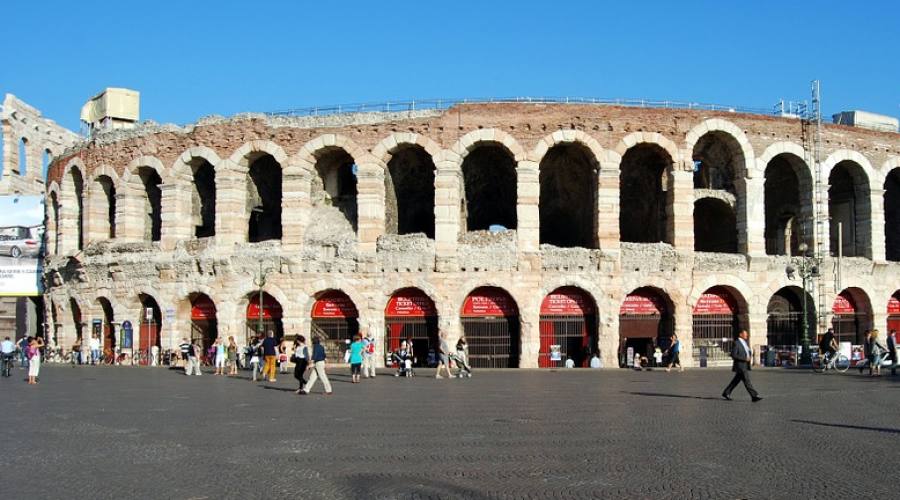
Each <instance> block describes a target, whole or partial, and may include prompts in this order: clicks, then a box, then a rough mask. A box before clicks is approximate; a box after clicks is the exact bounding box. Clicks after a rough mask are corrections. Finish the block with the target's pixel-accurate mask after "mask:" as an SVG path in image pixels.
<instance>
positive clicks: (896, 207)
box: [884, 168, 900, 262]
mask: <svg viewBox="0 0 900 500" xmlns="http://www.w3.org/2000/svg"><path fill="white" fill-rule="evenodd" d="M884 245H885V248H884V250H885V258H887V260H891V261H895V262H896V261H900V168H895V169H893V170H891V172H890V173H889V174H888V175H887V178H886V179H885V180H884Z"/></svg>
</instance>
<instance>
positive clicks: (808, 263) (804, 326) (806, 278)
mask: <svg viewBox="0 0 900 500" xmlns="http://www.w3.org/2000/svg"><path fill="white" fill-rule="evenodd" d="M808 248H809V247H808V246H807V245H806V243H801V244H800V246H799V247H798V248H797V250H798V251H799V253H800V259H799V261H797V267H794V266H793V265H791V264H788V265H787V267H785V268H784V272H785V274H787V277H788V279H790V280H793V279H794V276H796V275H798V274H799V275H800V279H801V281H802V282H803V293H802V294H801V295H802V296H803V298H802V304H803V312H802V314H803V316H802V317H801V318H800V328H801V330H802V337H801V338H800V346H801V349H802V350H803V351H802V352H801V353H800V363H799V364H800V365H801V366H811V365H812V356H811V354H812V353H811V352H810V347H809V341H810V339H809V320H808V318H807V306H806V302H807V301H806V294H807V290H808V289H809V284H810V283H812V282H813V280H815V279H817V278H819V276H820V275H819V259H817V258H816V257H810V256H808V255H806V251H807V249H808Z"/></svg>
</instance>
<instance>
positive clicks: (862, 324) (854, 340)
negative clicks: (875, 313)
mask: <svg viewBox="0 0 900 500" xmlns="http://www.w3.org/2000/svg"><path fill="white" fill-rule="evenodd" d="M831 312H832V314H833V316H832V317H831V328H832V329H834V337H835V339H837V341H838V342H850V344H852V345H856V346H859V345H863V344H865V341H866V332H867V331H869V330H870V329H871V328H872V307H871V305H870V304H869V298H868V296H866V293H865V292H863V291H862V290H861V289H859V288H845V289H844V290H842V291H841V293H839V294H838V295H837V297H835V298H834V303H832V305H831Z"/></svg>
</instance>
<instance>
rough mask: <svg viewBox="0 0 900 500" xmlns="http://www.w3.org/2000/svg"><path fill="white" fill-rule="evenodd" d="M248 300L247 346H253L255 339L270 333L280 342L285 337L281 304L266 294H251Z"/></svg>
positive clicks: (245, 330)
mask: <svg viewBox="0 0 900 500" xmlns="http://www.w3.org/2000/svg"><path fill="white" fill-rule="evenodd" d="M247 299H248V303H247V314H246V321H247V323H246V328H245V329H244V332H245V339H244V341H245V342H246V345H252V343H253V339H255V338H257V337H259V336H261V335H266V334H267V332H270V331H271V332H272V333H273V334H274V336H275V339H276V340H278V341H279V342H280V341H281V339H282V337H284V325H283V323H282V321H281V316H282V309H281V303H280V302H278V300H277V299H275V297H272V296H271V295H269V294H268V293H266V292H257V293H253V294H250V296H249V297H247Z"/></svg>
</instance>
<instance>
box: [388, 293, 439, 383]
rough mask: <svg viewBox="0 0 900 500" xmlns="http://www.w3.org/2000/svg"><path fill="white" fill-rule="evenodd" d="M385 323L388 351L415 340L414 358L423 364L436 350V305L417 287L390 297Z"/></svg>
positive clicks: (419, 364) (420, 364) (419, 363)
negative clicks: (409, 340)
mask: <svg viewBox="0 0 900 500" xmlns="http://www.w3.org/2000/svg"><path fill="white" fill-rule="evenodd" d="M384 324H385V335H384V338H385V346H384V347H385V352H394V351H396V350H397V349H399V348H400V342H401V341H403V340H408V339H412V343H413V353H414V357H415V361H416V362H417V364H418V366H424V365H425V364H426V363H427V361H428V353H429V351H435V352H436V351H437V346H438V313H437V308H435V307H434V301H432V300H431V298H430V297H428V296H427V295H425V293H424V292H423V291H421V290H419V289H418V288H404V289H402V290H398V291H397V292H395V293H394V295H392V296H391V300H389V301H388V303H387V307H385V309H384Z"/></svg>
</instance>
